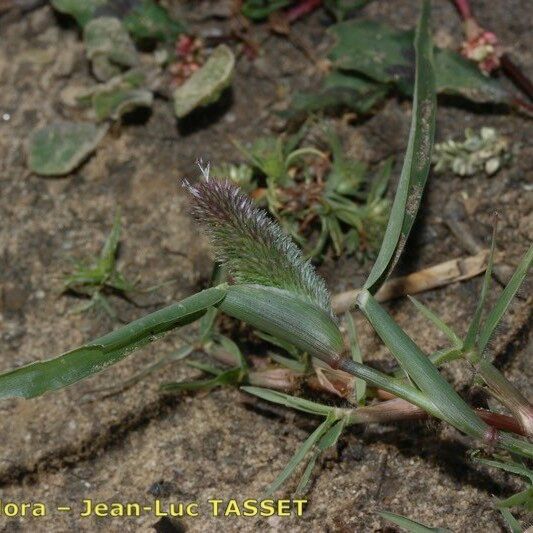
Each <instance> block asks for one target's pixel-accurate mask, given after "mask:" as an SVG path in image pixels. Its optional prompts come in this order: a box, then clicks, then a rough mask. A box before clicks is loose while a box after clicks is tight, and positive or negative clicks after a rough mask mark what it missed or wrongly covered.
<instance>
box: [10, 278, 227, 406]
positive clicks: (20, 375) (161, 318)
mask: <svg viewBox="0 0 533 533" xmlns="http://www.w3.org/2000/svg"><path fill="white" fill-rule="evenodd" d="M225 294H226V293H225V291H224V290H223V289H220V288H212V289H207V290H205V291H202V292H199V293H198V294H195V295H193V296H189V297H188V298H185V299H184V300H182V301H181V302H179V303H176V304H173V305H170V306H168V307H165V308H164V309H160V310H159V311H156V312H154V313H151V314H149V315H147V316H145V317H142V318H139V319H138V320H135V321H133V322H130V323H129V324H127V325H126V326H123V327H121V328H119V329H117V330H115V331H113V332H111V333H108V334H107V335H104V336H103V337H100V338H98V339H95V340H94V341H91V342H88V343H87V344H85V345H83V346H81V347H80V348H77V349H75V350H72V351H70V352H67V353H65V354H63V355H60V356H59V357H56V358H54V359H48V360H46V361H38V362H35V363H30V364H29V365H26V366H23V367H20V368H16V369H14V370H10V371H8V372H5V373H3V374H0V398H13V397H17V396H19V397H23V398H33V397H35V396H40V395H41V394H44V393H45V392H48V391H52V390H56V389H60V388H62V387H66V386H68V385H71V384H72V383H75V382H76V381H80V380H82V379H84V378H87V377H89V376H91V375H92V374H96V373H97V372H100V371H102V370H104V369H106V368H107V367H108V366H110V365H113V364H115V363H117V362H119V361H120V360H121V359H123V358H125V357H127V356H128V355H129V354H130V353H132V352H134V351H135V350H138V349H139V348H142V347H143V346H145V345H147V344H149V343H150V342H153V341H154V340H156V339H158V338H160V337H161V336H162V335H163V334H165V333H166V332H168V331H170V330H172V329H174V328H176V327H180V326H185V325H187V324H190V323H191V322H194V321H195V320H197V319H198V318H200V317H201V316H202V315H203V314H204V313H205V312H206V309H208V308H209V307H211V306H213V305H216V304H218V303H219V302H220V301H221V300H222V299H223V298H224V296H225Z"/></svg>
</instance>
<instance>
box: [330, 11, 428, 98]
mask: <svg viewBox="0 0 533 533" xmlns="http://www.w3.org/2000/svg"><path fill="white" fill-rule="evenodd" d="M424 23H425V24H427V21H425V22H424ZM330 31H331V33H332V34H333V36H334V38H335V41H336V42H335V46H334V47H333V49H332V50H331V52H330V59H331V60H332V61H333V65H334V66H335V68H337V69H341V70H354V71H357V72H359V73H361V74H364V75H365V76H367V77H368V78H370V79H371V80H375V81H378V82H380V83H392V84H396V85H398V87H399V88H400V90H401V91H402V92H404V93H408V94H409V93H410V92H412V87H413V81H414V73H415V69H414V53H413V39H414V36H415V34H414V32H413V31H412V30H409V31H402V30H394V29H392V28H389V27H388V26H386V25H384V24H382V23H380V22H375V21H372V20H361V19H355V20H351V21H347V22H342V23H340V24H336V25H335V26H333V27H332V28H331V30H330ZM426 31H427V30H426ZM369 43H371V44H372V45H371V46H369Z"/></svg>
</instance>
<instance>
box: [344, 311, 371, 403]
mask: <svg viewBox="0 0 533 533" xmlns="http://www.w3.org/2000/svg"><path fill="white" fill-rule="evenodd" d="M346 323H347V325H348V328H347V329H348V336H349V338H350V351H351V352H352V359H353V360H354V361H356V362H357V363H361V364H362V363H363V355H362V354H361V347H360V346H359V341H358V340H357V330H356V329H355V323H354V321H353V318H352V315H351V314H350V313H346ZM355 394H356V399H357V403H359V404H364V402H365V396H366V381H364V380H362V379H361V378H355Z"/></svg>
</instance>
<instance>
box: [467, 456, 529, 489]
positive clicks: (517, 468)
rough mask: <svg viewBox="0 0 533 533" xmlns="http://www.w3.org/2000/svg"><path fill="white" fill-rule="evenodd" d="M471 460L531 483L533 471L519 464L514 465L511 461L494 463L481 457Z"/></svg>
mask: <svg viewBox="0 0 533 533" xmlns="http://www.w3.org/2000/svg"><path fill="white" fill-rule="evenodd" d="M472 460H473V461H475V462H476V463H481V464H483V465H486V466H492V467H494V468H499V469H500V470H505V471H506V472H511V473H513V474H516V475H518V476H523V477H525V478H527V479H528V480H529V482H530V483H533V471H532V470H530V469H529V468H527V467H526V466H524V465H522V464H520V463H515V462H512V461H495V460H493V459H485V458H483V457H475V456H474V457H472Z"/></svg>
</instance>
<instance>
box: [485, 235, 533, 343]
mask: <svg viewBox="0 0 533 533" xmlns="http://www.w3.org/2000/svg"><path fill="white" fill-rule="evenodd" d="M532 263H533V244H532V245H531V246H530V247H529V250H528V251H527V252H526V253H525V254H524V257H523V258H522V260H521V261H520V263H519V264H518V267H517V268H516V270H515V272H514V274H513V276H512V278H511V280H510V281H509V283H508V284H507V285H506V287H505V289H504V290H503V292H502V293H501V295H500V297H499V298H498V301H497V302H496V304H495V305H494V307H493V308H492V310H491V312H490V313H489V315H488V316H487V318H486V319H485V323H484V324H483V327H482V329H481V333H480V334H479V353H480V354H482V353H483V352H484V350H485V348H486V346H487V344H488V342H489V340H490V338H491V336H492V334H493V332H494V329H495V328H496V326H497V325H498V324H499V322H500V320H501V319H502V317H503V315H504V314H505V312H506V311H507V308H508V307H509V305H510V303H511V301H512V299H513V298H514V296H515V294H516V293H517V291H518V289H519V288H520V286H521V285H522V282H523V281H524V278H525V277H526V275H527V272H528V270H529V269H530V268H531V265H532Z"/></svg>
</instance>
